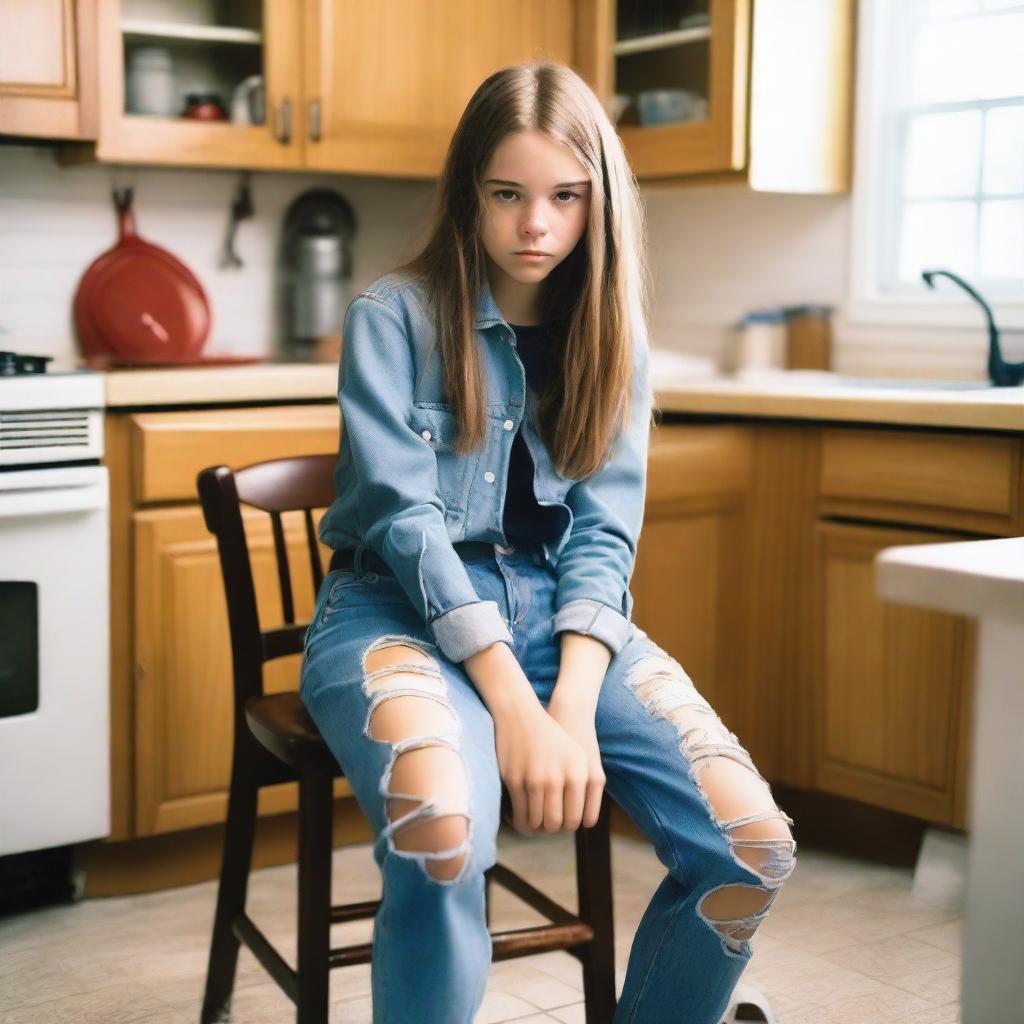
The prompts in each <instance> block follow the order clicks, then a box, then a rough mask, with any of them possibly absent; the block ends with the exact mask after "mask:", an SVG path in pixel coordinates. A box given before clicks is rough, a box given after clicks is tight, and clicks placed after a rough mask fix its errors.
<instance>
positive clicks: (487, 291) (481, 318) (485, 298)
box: [474, 270, 505, 327]
mask: <svg viewBox="0 0 1024 1024" xmlns="http://www.w3.org/2000/svg"><path fill="white" fill-rule="evenodd" d="M474 322H475V324H476V326H477V327H493V326H494V324H503V323H505V318H504V317H503V316H502V315H501V310H500V309H498V304H497V303H496V302H495V301H494V294H493V293H492V292H491V283H490V281H489V280H488V277H487V271H486V270H485V271H484V273H483V274H482V275H481V286H480V294H479V295H478V296H477V299H476V312H475V317H474Z"/></svg>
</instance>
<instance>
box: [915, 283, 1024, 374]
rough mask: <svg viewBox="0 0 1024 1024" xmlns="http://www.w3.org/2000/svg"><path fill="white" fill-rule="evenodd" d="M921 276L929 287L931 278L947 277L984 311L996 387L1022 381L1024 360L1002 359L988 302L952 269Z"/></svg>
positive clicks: (989, 366) (989, 365)
mask: <svg viewBox="0 0 1024 1024" xmlns="http://www.w3.org/2000/svg"><path fill="white" fill-rule="evenodd" d="M921 276H922V277H923V278H924V283H925V284H926V285H928V287H929V288H934V287H935V285H934V284H933V282H932V279H933V278H935V277H940V276H941V277H948V278H949V279H950V280H951V281H954V282H955V283H956V284H958V285H960V287H961V288H963V290H964V291H965V292H967V294H968V295H970V297H971V298H972V299H974V301H975V302H977V303H978V305H979V306H981V308H982V309H983V310H984V311H985V318H986V319H987V320H988V375H989V378H990V379H991V381H992V383H993V384H994V385H995V386H996V387H997V388H1012V387H1016V386H1017V385H1018V384H1020V383H1021V382H1022V381H1024V362H1020V363H1008V362H1006V360H1005V359H1003V352H1002V349H1000V347H999V330H998V328H997V327H996V322H995V320H994V319H993V317H992V310H991V309H990V308H989V304H988V303H987V302H986V301H985V300H984V299H983V298H982V297H981V296H980V295H979V294H978V293H977V292H976V291H975V290H974V289H973V288H972V287H971V286H970V285H969V284H968V283H967V282H966V281H965V280H964V279H963V278H962V277H959V276H958V275H956V274H954V273H953V271H952V270H922V271H921Z"/></svg>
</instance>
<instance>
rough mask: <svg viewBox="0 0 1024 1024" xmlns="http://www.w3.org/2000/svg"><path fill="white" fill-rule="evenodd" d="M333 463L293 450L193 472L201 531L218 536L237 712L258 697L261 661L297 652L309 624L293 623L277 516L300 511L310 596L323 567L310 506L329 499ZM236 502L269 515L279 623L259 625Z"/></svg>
mask: <svg viewBox="0 0 1024 1024" xmlns="http://www.w3.org/2000/svg"><path fill="white" fill-rule="evenodd" d="M336 463H337V456H336V455H299V456H295V457H293V458H287V459H271V460H270V461H268V462H257V463H255V464H254V465H251V466H246V467H244V468H243V469H238V470H232V469H230V468H229V467H228V466H209V467H208V468H206V469H204V470H202V471H200V473H199V476H198V477H197V480H196V485H197V488H198V490H199V501H200V503H201V505H202V507H203V518H204V520H205V521H206V528H207V529H208V530H209V531H210V533H212V534H213V535H214V536H215V537H216V538H217V552H218V555H219V556H220V569H221V576H222V578H223V580H224V596H225V598H226V600H227V608H228V626H229V629H230V632H231V662H232V674H233V677H234V688H235V707H236V709H241V708H242V707H244V705H245V702H246V700H248V699H249V698H250V697H260V696H262V695H263V664H264V662H267V661H271V660H272V659H274V658H281V657H284V656H286V655H289V654H298V653H299V652H301V651H302V643H303V638H304V635H305V631H306V627H307V625H308V623H298V624H297V623H296V622H295V600H294V595H293V592H292V573H291V567H290V564H289V561H288V549H287V547H286V545H285V536H284V527H283V525H282V522H281V515H282V513H284V512H297V511H301V512H302V513H303V514H304V519H305V526H306V540H307V546H308V551H309V559H310V569H311V573H312V579H313V590H314V594H315V593H316V592H317V591H318V590H319V588H320V584H321V583H322V582H323V578H324V571H323V565H322V563H321V561H320V549H319V547H318V546H317V535H316V529H315V527H314V524H313V509H317V508H324V507H326V506H327V505H329V504H330V503H331V502H332V501H333V500H334V467H335V465H336ZM242 505H249V506H251V507H253V508H257V509H261V510H262V511H264V512H267V513H268V514H269V515H270V522H271V527H272V531H273V537H274V554H275V557H276V562H277V577H278V582H279V585H280V588H281V608H282V611H283V616H284V622H285V624H284V625H283V626H279V627H276V628H274V629H267V630H262V629H261V628H260V620H259V613H258V611H257V606H256V587H255V584H254V582H253V573H252V560H251V558H250V553H249V546H248V541H247V538H246V533H245V526H244V522H243V519H242Z"/></svg>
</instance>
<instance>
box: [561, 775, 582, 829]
mask: <svg viewBox="0 0 1024 1024" xmlns="http://www.w3.org/2000/svg"><path fill="white" fill-rule="evenodd" d="M586 798H587V790H586V787H585V786H584V785H583V784H582V783H580V782H567V783H566V785H565V791H564V793H563V801H564V811H563V813H564V817H563V819H562V831H563V832H575V831H576V829H578V828H579V827H580V821H581V819H582V818H583V814H584V808H585V804H586Z"/></svg>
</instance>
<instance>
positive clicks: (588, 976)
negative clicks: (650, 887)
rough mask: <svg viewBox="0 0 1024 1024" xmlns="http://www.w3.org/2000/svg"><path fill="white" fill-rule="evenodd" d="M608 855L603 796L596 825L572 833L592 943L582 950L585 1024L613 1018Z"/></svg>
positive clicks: (608, 834)
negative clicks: (574, 836)
mask: <svg viewBox="0 0 1024 1024" xmlns="http://www.w3.org/2000/svg"><path fill="white" fill-rule="evenodd" d="M611 852H612V851H611V804H610V802H609V798H608V795H607V794H605V795H604V797H603V799H602V801H601V814H600V816H599V818H598V820H597V824H596V825H594V827H593V828H580V829H577V831H576V884H577V889H578V892H579V902H580V910H579V916H580V917H581V918H582V919H583V920H584V921H586V922H587V923H588V924H589V925H590V926H591V928H593V929H594V938H593V940H592V941H591V942H589V943H588V944H587V945H586V946H584V947H583V949H582V960H583V998H584V1002H585V1005H586V1019H587V1024H611V1020H612V1017H613V1016H614V1014H615V927H614V918H613V912H612V858H611Z"/></svg>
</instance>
